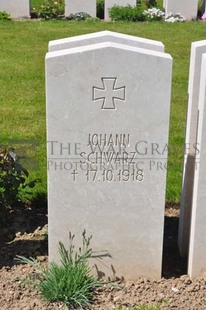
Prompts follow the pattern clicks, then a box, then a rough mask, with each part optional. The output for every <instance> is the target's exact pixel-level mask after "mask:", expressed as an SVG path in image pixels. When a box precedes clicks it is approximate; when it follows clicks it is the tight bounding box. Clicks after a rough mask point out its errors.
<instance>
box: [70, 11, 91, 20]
mask: <svg viewBox="0 0 206 310" xmlns="http://www.w3.org/2000/svg"><path fill="white" fill-rule="evenodd" d="M67 19H68V20H75V21H81V20H87V19H92V17H91V16H90V15H89V14H87V13H85V12H79V13H76V14H70V15H69V16H68V17H67Z"/></svg>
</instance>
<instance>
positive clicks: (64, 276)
mask: <svg viewBox="0 0 206 310" xmlns="http://www.w3.org/2000/svg"><path fill="white" fill-rule="evenodd" d="M82 236H83V243H82V248H79V249H78V250H77V251H75V247H74V245H73V241H74V237H75V236H74V235H72V234H71V233H70V234H69V249H68V250H66V248H65V247H64V245H63V244H62V243H61V242H60V243H59V254H60V258H61V263H60V265H57V264H56V263H51V264H50V266H49V268H48V270H42V268H41V266H40V264H39V263H38V262H36V261H35V260H34V259H31V258H30V259H27V258H24V257H22V256H18V257H17V260H18V261H20V262H21V263H26V264H30V265H32V266H33V267H34V268H35V269H36V270H37V277H36V281H34V279H33V278H32V279H31V280H33V284H34V283H35V285H36V287H37V288H38V289H39V290H40V293H41V295H42V297H43V298H44V299H45V300H47V301H49V302H55V301H61V302H63V303H64V304H65V305H67V306H71V307H74V308H82V307H85V306H86V307H89V306H90V305H91V301H92V298H93V295H94V289H95V288H96V287H99V286H100V285H101V282H99V281H98V280H97V279H96V278H95V277H94V276H93V275H92V274H91V269H90V267H89V266H88V259H90V258H92V257H95V258H102V257H104V256H109V254H108V253H106V252H105V254H100V255H96V254H95V253H94V252H93V250H92V249H91V247H90V241H91V236H90V237H89V238H87V237H86V232H85V231H84V232H83V234H82ZM30 282H31V281H30Z"/></svg>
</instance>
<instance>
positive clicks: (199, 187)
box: [188, 54, 206, 278]
mask: <svg viewBox="0 0 206 310" xmlns="http://www.w3.org/2000/svg"><path fill="white" fill-rule="evenodd" d="M197 143H198V145H199V154H198V155H197V156H196V161H197V163H198V164H197V168H196V170H195V178H194V192H193V202H192V219H191V234H190V247H189V260H188V274H189V275H190V277H191V278H195V277H199V276H202V275H203V273H205V272H206V259H205V257H206V233H205V228H206V207H205V206H206V191H205V186H206V54H204V55H203V56H202V69H201V80H200V96H199V118H198V133H197Z"/></svg>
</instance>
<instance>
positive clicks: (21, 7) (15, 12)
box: [0, 0, 30, 18]
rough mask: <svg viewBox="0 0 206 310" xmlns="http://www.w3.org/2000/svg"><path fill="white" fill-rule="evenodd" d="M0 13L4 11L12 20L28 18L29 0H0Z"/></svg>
mask: <svg viewBox="0 0 206 310" xmlns="http://www.w3.org/2000/svg"><path fill="white" fill-rule="evenodd" d="M0 11H5V12H7V13H9V14H10V15H11V17H12V18H21V17H27V18H29V17H30V0H0Z"/></svg>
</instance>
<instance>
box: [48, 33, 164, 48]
mask: <svg viewBox="0 0 206 310" xmlns="http://www.w3.org/2000/svg"><path fill="white" fill-rule="evenodd" d="M105 41H110V42H116V43H123V44H127V45H131V46H134V47H141V48H146V49H152V50H154V51H158V52H164V45H163V44H162V42H159V41H154V40H149V39H144V38H140V37H134V36H130V35H126V34H121V33H117V32H112V31H107V30H106V31H100V32H95V33H90V34H84V35H80V36H75V37H71V38H65V39H60V40H54V41H50V42H49V52H54V51H57V50H61V49H68V48H72V47H78V46H83V45H90V44H96V43H101V42H105Z"/></svg>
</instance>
